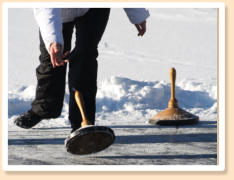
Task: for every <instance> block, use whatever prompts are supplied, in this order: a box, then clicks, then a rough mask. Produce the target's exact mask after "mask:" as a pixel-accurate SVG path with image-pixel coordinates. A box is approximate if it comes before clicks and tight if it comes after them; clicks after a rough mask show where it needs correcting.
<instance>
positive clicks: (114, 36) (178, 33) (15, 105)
mask: <svg viewBox="0 0 234 180" xmlns="http://www.w3.org/2000/svg"><path fill="white" fill-rule="evenodd" d="M150 13H151V16H150V19H149V20H148V21H147V33H146V34H145V36H144V37H137V32H136V30H135V27H134V26H133V25H131V24H130V23H129V21H128V19H127V17H126V15H125V13H124V11H123V10H122V9H114V8H112V10H111V16H110V21H109V23H108V26H107V29H106V32H105V34H104V36H103V38H102V41H101V43H100V45H99V58H98V61H99V72H98V93H97V113H96V122H97V124H98V125H107V126H109V127H111V128H112V129H113V130H114V131H115V134H116V142H115V143H114V144H113V145H112V146H111V147H110V148H108V149H107V150H105V151H103V152H100V153H97V154H93V155H87V156H73V155H70V154H68V153H67V152H65V149H64V145H63V144H64V139H65V138H66V136H68V134H69V132H70V125H69V121H68V100H69V98H68V97H69V94H68V89H67V90H66V95H65V100H64V108H63V111H62V114H61V116H60V117H59V118H57V119H51V120H43V121H42V122H41V123H39V124H38V125H36V126H35V127H34V128H33V129H31V130H24V129H20V128H18V127H16V126H15V125H14V124H13V120H14V119H15V118H16V117H17V116H18V115H19V114H22V113H23V112H25V111H27V110H28V109H29V108H30V104H31V102H32V100H33V99H34V96H35V89H36V78H35V68H36V67H37V65H38V63H39V61H38V56H39V48H38V45H39V40H38V28H37V25H36V22H35V20H34V19H33V13H32V10H31V9H9V14H8V15H9V21H8V23H9V25H8V32H9V36H8V43H9V46H8V48H9V51H8V54H9V57H8V67H9V69H8V88H9V89H8V139H9V141H8V143H9V146H8V153H9V156H8V159H9V165H15V164H17V165H26V164H27V165H28V164H30V165H38V164H43V165H59V164H64V165H74V164H89V165H90V164H96V165H101V164H106V165H109V164H115V165H120V164H125V165H130V164H135V165H149V164H151V165H178V164H180V165H188V164H190V165H216V164H217V38H216V37H217V36H216V34H217V30H216V27H217V22H216V19H217V18H216V16H217V15H216V9H196V8H194V9H189V8H188V9H150ZM22 19H24V21H22ZM171 67H175V68H176V70H177V76H176V98H177V100H178V103H179V106H180V107H181V108H183V109H184V110H186V111H189V112H191V113H193V114H195V115H197V116H199V117H200V122H199V124H198V125H190V126H180V127H160V126H152V125H150V124H149V123H148V119H149V118H150V117H152V116H153V115H155V114H156V113H158V112H160V111H161V110H163V109H165V108H167V106H168V101H169V99H170V79H169V70H170V68H171ZM45 153H48V154H49V157H48V156H45Z"/></svg>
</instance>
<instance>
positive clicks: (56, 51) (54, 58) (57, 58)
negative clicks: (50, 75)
mask: <svg viewBox="0 0 234 180" xmlns="http://www.w3.org/2000/svg"><path fill="white" fill-rule="evenodd" d="M68 54H69V51H67V52H66V53H65V54H63V52H62V46H61V44H59V43H56V42H54V43H51V45H50V57H51V63H52V66H53V68H55V67H56V66H64V63H67V62H68V60H65V61H64V60H63V57H65V56H67V55H68Z"/></svg>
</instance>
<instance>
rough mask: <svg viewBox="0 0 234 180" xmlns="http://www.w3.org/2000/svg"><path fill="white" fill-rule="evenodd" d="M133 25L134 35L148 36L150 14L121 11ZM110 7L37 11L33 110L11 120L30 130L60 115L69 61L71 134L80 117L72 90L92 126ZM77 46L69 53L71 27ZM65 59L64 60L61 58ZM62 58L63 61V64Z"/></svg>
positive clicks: (41, 9)
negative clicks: (100, 54) (99, 59)
mask: <svg viewBox="0 0 234 180" xmlns="http://www.w3.org/2000/svg"><path fill="white" fill-rule="evenodd" d="M124 10H125V12H126V14H127V16H128V17H129V19H130V21H131V22H132V23H133V24H134V25H135V27H136V29H137V31H138V36H143V35H144V34H145V32H146V19H147V18H148V17H149V11H148V10H147V9H144V8H124ZM109 14H110V9H109V8H35V9H34V15H35V19H36V21H37V23H38V25H39V29H40V31H39V38H40V56H39V60H40V65H39V66H38V67H37V69H36V76H37V87H36V95H35V99H34V101H33V102H32V104H31V109H30V110H29V111H27V112H25V113H24V114H22V115H20V116H19V117H17V118H16V119H15V120H14V123H15V125H17V126H18V127H21V128H26V129H28V128H32V127H33V126H35V125H36V124H38V123H39V122H40V121H41V120H43V119H50V118H57V117H59V116H60V114H61V111H62V107H63V100H64V94H65V83H66V69H67V62H69V72H68V85H69V92H70V98H69V117H68V118H69V121H70V123H71V128H72V130H71V132H74V131H75V130H76V129H78V128H80V126H81V122H82V118H81V114H80V111H79V109H78V106H77V104H76V101H75V97H74V92H75V90H78V91H79V92H81V94H82V96H83V100H84V102H85V105H84V106H85V109H86V114H87V118H88V119H89V121H90V122H91V123H92V124H95V112H96V93H97V68H98V63H97V57H98V44H99V42H100V40H101V38H102V35H103V33H104V31H105V28H106V25H107V21H108V19H109ZM74 27H75V29H76V35H75V37H76V42H75V48H74V49H73V50H72V52H71V53H70V50H71V40H72V34H73V29H74ZM67 56H68V57H69V58H65V57H67ZM64 58H65V60H64Z"/></svg>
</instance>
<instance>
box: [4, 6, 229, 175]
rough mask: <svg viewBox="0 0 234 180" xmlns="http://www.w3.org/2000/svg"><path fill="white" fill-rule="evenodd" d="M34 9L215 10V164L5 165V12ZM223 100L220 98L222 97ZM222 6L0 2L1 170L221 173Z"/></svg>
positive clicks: (222, 122)
mask: <svg viewBox="0 0 234 180" xmlns="http://www.w3.org/2000/svg"><path fill="white" fill-rule="evenodd" d="M34 7H42V8H43V7H48V8H49V7H53V8H61V7H63V8H69V7H72V8H74V7H79V8H83V7H97V8H98V7H112V8H123V7H131V8H133V7H134V8H139V7H145V8H217V9H218V10H219V16H218V18H219V19H218V21H217V22H219V24H217V25H218V28H219V30H218V32H219V34H218V38H219V39H218V42H219V44H218V51H219V53H218V57H217V58H218V62H217V63H218V69H219V73H218V77H217V79H219V81H218V90H219V91H218V92H219V94H218V97H219V99H218V100H217V101H218V102H219V106H218V107H219V109H218V120H219V123H218V129H217V130H218V139H217V141H218V152H217V154H218V156H217V157H218V161H217V162H218V164H217V165H166V166H165V165H92V166H87V165H39V166H38V165H9V164H8V138H7V137H8V121H6V119H8V9H9V8H34ZM221 97H222V98H221ZM225 140H226V139H225V4H224V3H221V2H214V3H192V2H187V3H182V2H178V3H171V2H166V3H159V2H47V3H46V2H41V3H39V2H21V3H19V2H5V3H2V165H3V166H2V167H3V170H4V171H224V170H225Z"/></svg>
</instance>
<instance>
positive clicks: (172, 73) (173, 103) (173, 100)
mask: <svg viewBox="0 0 234 180" xmlns="http://www.w3.org/2000/svg"><path fill="white" fill-rule="evenodd" d="M170 79H171V99H170V101H169V103H168V107H178V104H177V100H176V98H175V80H176V70H175V68H171V69H170Z"/></svg>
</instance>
